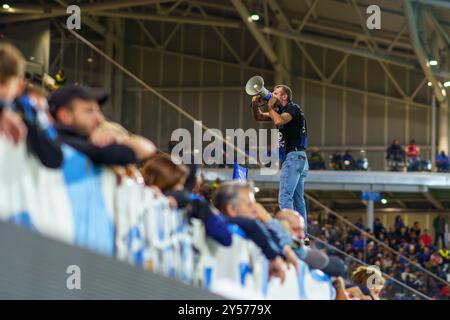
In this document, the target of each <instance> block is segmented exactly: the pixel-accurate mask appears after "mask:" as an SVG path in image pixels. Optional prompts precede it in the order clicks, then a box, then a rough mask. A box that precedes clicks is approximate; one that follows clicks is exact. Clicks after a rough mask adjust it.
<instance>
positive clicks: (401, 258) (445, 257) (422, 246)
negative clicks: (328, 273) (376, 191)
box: [309, 213, 450, 299]
mask: <svg viewBox="0 0 450 320" xmlns="http://www.w3.org/2000/svg"><path fill="white" fill-rule="evenodd" d="M310 223H311V227H310V229H309V230H310V232H311V234H312V235H314V236H316V237H317V238H318V239H320V240H322V241H324V242H326V243H328V244H329V245H332V246H333V247H335V248H337V249H338V250H336V249H334V248H333V249H331V248H328V251H329V252H330V251H337V252H339V251H342V252H343V253H342V254H339V255H340V256H341V257H342V258H343V259H345V262H346V264H348V265H349V269H350V270H353V269H354V268H356V267H357V266H359V265H360V263H359V262H356V261H355V260H354V259H353V258H356V259H358V260H360V261H363V262H364V263H367V264H368V265H376V266H378V267H379V268H380V270H381V271H382V272H384V273H385V274H387V275H388V276H389V277H392V278H394V279H397V280H398V281H401V282H403V283H405V284H406V285H408V286H409V287H411V288H413V289H415V290H417V291H419V292H421V293H424V294H426V295H427V296H429V297H431V298H433V299H450V292H449V286H448V284H446V283H445V281H447V282H448V281H450V252H449V250H448V249H447V248H446V243H445V238H444V232H445V231H444V230H445V223H446V221H445V218H444V216H443V215H442V214H440V215H439V216H438V217H436V218H435V220H434V221H433V226H434V231H435V239H434V241H433V239H432V237H431V236H430V234H429V232H428V230H427V229H425V230H422V229H421V228H420V226H419V223H418V222H414V224H413V225H412V226H411V227H408V226H406V225H405V223H404V222H403V220H402V219H401V217H400V216H397V217H396V219H395V224H394V225H393V226H391V227H389V228H386V227H385V226H384V225H383V224H382V222H381V220H380V219H379V218H376V219H375V222H374V225H373V231H371V230H370V229H366V226H364V225H363V223H362V219H359V220H358V221H357V223H356V226H357V227H358V228H360V229H363V230H366V232H368V233H369V234H370V235H371V236H373V237H375V238H376V239H378V240H379V241H381V242H382V243H384V244H385V245H386V246H388V247H390V248H392V249H394V250H396V251H398V253H399V254H398V255H397V254H394V253H393V252H392V251H391V250H389V249H387V248H386V247H384V246H383V245H381V244H379V243H377V242H375V241H373V240H372V239H370V238H369V237H368V236H366V235H364V234H361V232H360V231H359V230H357V229H356V228H354V227H352V226H350V225H348V224H346V223H344V222H342V221H341V220H339V219H337V218H336V217H335V216H333V215H331V214H328V215H326V214H319V213H316V214H314V215H312V216H311V218H310ZM344 253H345V254H344ZM407 259H408V260H410V261H412V263H410V262H409V261H408V260H407ZM417 265H419V266H421V267H423V268H424V269H425V270H428V271H429V272H431V273H432V274H434V275H436V276H437V277H439V278H441V279H442V280H443V281H439V280H438V279H436V278H434V277H433V276H431V275H429V274H427V273H426V272H424V271H423V270H422V269H420V268H419V267H417ZM389 277H388V278H387V279H386V283H385V288H384V290H383V291H382V293H381V297H382V298H383V299H420V298H421V297H420V296H419V295H417V294H416V293H414V292H413V291H412V290H410V289H407V288H404V287H402V286H400V285H398V284H397V283H396V282H395V281H394V280H392V279H390V278H389Z"/></svg>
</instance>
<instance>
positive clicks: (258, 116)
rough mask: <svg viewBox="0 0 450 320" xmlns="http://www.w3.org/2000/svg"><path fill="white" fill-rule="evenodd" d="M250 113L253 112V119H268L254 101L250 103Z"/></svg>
mask: <svg viewBox="0 0 450 320" xmlns="http://www.w3.org/2000/svg"><path fill="white" fill-rule="evenodd" d="M252 114H253V119H255V120H256V121H265V120H268V119H266V117H265V116H264V114H263V113H262V112H261V110H260V109H259V107H258V106H257V105H255V104H254V103H252Z"/></svg>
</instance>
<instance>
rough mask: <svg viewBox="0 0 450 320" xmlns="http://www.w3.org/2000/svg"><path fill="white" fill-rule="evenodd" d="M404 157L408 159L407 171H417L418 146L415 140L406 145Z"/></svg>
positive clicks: (418, 159) (418, 161)
mask: <svg viewBox="0 0 450 320" xmlns="http://www.w3.org/2000/svg"><path fill="white" fill-rule="evenodd" d="M406 157H407V159H408V171H418V170H419V164H420V148H419V146H418V145H417V144H416V141H415V140H411V141H410V142H409V144H408V145H406Z"/></svg>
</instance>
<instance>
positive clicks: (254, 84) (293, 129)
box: [246, 76, 309, 245]
mask: <svg viewBox="0 0 450 320" xmlns="http://www.w3.org/2000/svg"><path fill="white" fill-rule="evenodd" d="M246 92H247V93H248V94H249V95H252V96H253V98H252V111H253V117H254V119H255V120H256V121H272V122H273V123H274V124H275V126H276V127H277V129H278V130H279V141H278V142H279V151H280V160H281V174H280V188H279V193H278V204H279V207H280V209H293V210H296V211H298V212H300V213H301V215H302V216H303V218H304V219H305V221H308V220H307V214H306V205H305V199H304V198H303V192H304V186H305V178H306V176H307V174H308V169H309V166H308V159H307V156H306V148H307V146H308V132H307V126H306V119H305V114H304V113H303V110H302V109H301V108H300V106H299V105H298V104H296V103H294V102H293V101H292V90H291V88H289V87H288V86H286V85H282V84H279V85H276V86H275V89H274V91H273V92H270V91H269V90H267V89H266V88H264V80H263V78H261V77H259V76H255V77H253V78H251V79H250V80H249V81H248V82H247V85H246ZM264 101H266V103H267V110H268V112H262V111H261V110H260V107H261V106H262V105H263V104H265V103H264ZM305 234H306V237H305V238H304V242H305V244H306V245H308V244H309V238H308V236H307V234H308V233H307V228H306V223H305Z"/></svg>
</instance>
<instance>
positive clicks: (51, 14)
mask: <svg viewBox="0 0 450 320" xmlns="http://www.w3.org/2000/svg"><path fill="white" fill-rule="evenodd" d="M3 3H4V4H3V5H2V7H0V17H1V18H0V24H3V25H9V24H15V23H23V22H29V21H36V20H43V19H51V20H52V21H57V20H55V19H60V18H61V19H65V18H66V17H67V15H68V14H67V12H66V8H67V6H68V5H69V4H70V3H69V2H68V1H67V0H54V1H46V2H43V4H38V3H37V2H36V1H26V0H17V1H14V3H10V4H8V1H4V2H3ZM76 4H77V5H78V6H80V8H81V13H82V17H83V19H82V23H83V25H86V26H87V27H89V29H90V31H92V32H93V33H95V34H97V35H98V36H100V37H101V38H107V37H110V36H113V35H112V34H111V33H110V32H109V31H108V28H107V27H106V25H105V24H104V23H103V22H102V18H104V17H114V18H123V19H127V20H130V19H131V20H135V21H137V22H139V21H144V20H145V21H157V22H168V23H176V24H190V25H204V26H209V27H211V28H214V29H215V30H216V32H218V33H220V34H221V38H222V40H223V41H224V42H226V45H227V47H228V49H230V52H231V53H232V52H233V45H232V44H231V43H229V42H228V41H227V39H226V34H225V31H226V29H248V31H249V32H250V33H251V34H252V35H253V36H254V38H255V40H256V41H257V43H258V47H256V48H255V51H256V50H261V51H262V52H263V53H264V55H265V56H266V57H267V59H268V60H269V61H270V62H271V64H272V67H273V69H275V70H277V69H279V68H281V66H280V65H279V64H280V61H279V59H277V55H276V53H275V51H274V49H273V46H272V44H271V42H270V41H271V40H270V35H272V36H275V37H281V38H287V39H292V40H293V41H294V43H295V44H296V45H297V46H299V47H300V48H302V46H303V45H304V44H313V45H317V46H320V47H325V48H328V49H331V50H336V51H340V52H343V53H345V54H346V55H357V56H362V57H367V58H370V59H374V60H378V61H380V62H382V63H384V64H386V65H400V66H406V67H408V68H411V69H417V70H420V69H421V64H420V59H419V58H420V57H418V56H417V55H416V54H415V52H416V51H417V50H416V48H415V47H416V46H417V45H421V46H423V47H424V49H425V51H426V52H430V53H432V50H433V48H435V47H436V44H435V43H434V42H435V41H438V39H442V40H443V41H444V42H446V44H442V43H437V46H438V47H439V48H440V49H442V50H441V51H440V52H438V53H437V54H439V55H441V56H442V57H444V56H445V55H446V54H447V55H448V51H447V49H448V46H449V45H450V3H449V2H448V1H444V0H404V1H380V0H377V1H375V0H370V1H368V0H305V1H296V0H256V1H246V0H216V1H205V0H177V1H176V0H127V1H120V0H107V1H85V0H83V1H77V3H76ZM406 4H408V5H411V6H413V7H414V8H415V9H416V10H415V11H414V10H413V11H412V12H410V11H408V10H407V8H406V7H405V5H406ZM370 5H377V6H379V7H380V9H381V19H382V20H381V22H382V28H381V29H380V30H368V28H367V26H366V19H367V17H368V14H367V12H366V10H367V8H368V7H369V6H370ZM253 15H255V16H257V17H258V19H257V21H254V22H257V23H252V22H250V20H251V17H252V16H253ZM141 27H142V31H143V32H144V33H145V34H146V36H147V37H149V38H151V37H152V34H151V32H150V31H149V30H148V29H146V28H145V26H144V25H142V24H141ZM411 27H416V28H417V30H420V32H422V34H421V39H422V43H421V44H417V43H414V41H411V37H410V29H411ZM417 30H415V31H417ZM115 40H117V39H115ZM444 49H445V50H444ZM433 54H434V53H433ZM252 56H254V54H253V55H251V56H250V57H249V58H251V57H252ZM236 58H238V57H236ZM434 58H435V59H437V60H441V59H439V57H434ZM238 60H239V63H241V64H251V59H249V60H248V61H241V59H240V58H239V59H238ZM442 60H444V59H442ZM430 72H431V73H430V76H433V77H436V79H442V80H444V79H450V71H449V68H448V66H446V65H439V66H437V67H435V68H432V69H430ZM386 73H388V74H390V73H391V72H390V71H389V70H387V69H386ZM422 85H423V84H422Z"/></svg>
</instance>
